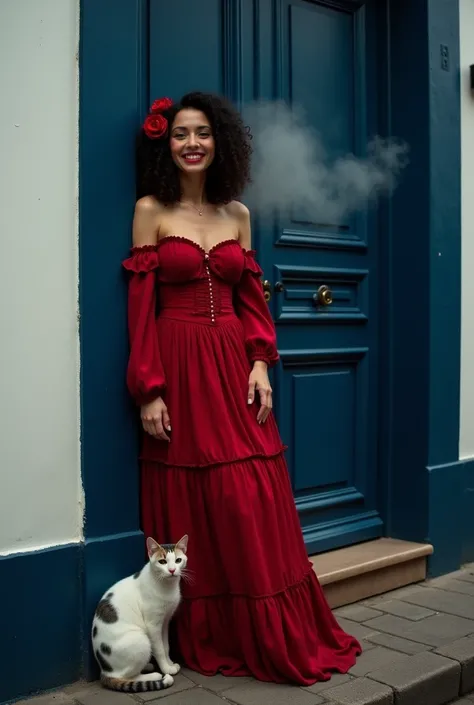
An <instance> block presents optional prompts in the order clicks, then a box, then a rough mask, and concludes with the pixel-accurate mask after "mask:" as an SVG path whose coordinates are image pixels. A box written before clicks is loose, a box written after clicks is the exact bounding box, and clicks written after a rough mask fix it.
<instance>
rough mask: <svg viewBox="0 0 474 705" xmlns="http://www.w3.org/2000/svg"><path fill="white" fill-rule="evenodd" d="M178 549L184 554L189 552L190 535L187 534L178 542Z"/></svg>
mask: <svg viewBox="0 0 474 705" xmlns="http://www.w3.org/2000/svg"><path fill="white" fill-rule="evenodd" d="M175 548H176V549H178V550H179V551H182V552H183V553H186V551H187V550H188V535H187V534H185V535H184V536H183V538H182V539H180V540H179V541H178V543H177V544H176V546H175Z"/></svg>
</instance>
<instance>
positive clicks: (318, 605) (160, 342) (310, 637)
mask: <svg viewBox="0 0 474 705" xmlns="http://www.w3.org/2000/svg"><path fill="white" fill-rule="evenodd" d="M124 266H125V268H126V269H127V270H128V271H129V272H130V274H131V277H130V283H129V332H130V340H131V352H130V360H129V366H128V374H127V382H128V386H129V389H130V392H131V393H132V395H133V397H134V398H135V400H136V402H137V404H139V405H141V404H143V403H146V402H149V401H151V400H153V399H155V398H156V397H157V396H160V395H161V396H163V398H164V399H165V402H166V404H167V407H168V411H169V414H170V418H171V426H172V431H171V442H170V443H166V442H163V441H157V440H155V439H153V438H152V437H151V436H149V435H148V434H144V438H143V444H142V449H141V461H142V462H141V466H142V476H141V500H142V523H143V530H144V532H145V533H146V534H147V535H151V536H154V537H155V538H156V539H157V540H159V541H162V542H171V541H176V540H178V538H180V537H181V536H182V535H183V534H185V533H187V534H189V563H188V565H189V567H190V568H191V569H192V571H193V572H194V578H195V581H194V583H193V584H191V585H190V584H187V583H184V584H183V586H182V587H183V603H182V605H181V607H180V610H179V613H178V616H177V619H176V639H177V645H178V648H179V651H180V656H181V659H182V661H184V663H185V664H186V665H187V666H188V667H190V668H191V669H194V670H196V671H198V672H200V673H202V674H205V675H213V674H216V673H218V672H220V673H223V674H225V675H228V676H249V675H250V676H254V677H256V678H258V679H260V680H264V681H273V682H276V683H282V682H293V683H297V684H299V685H310V684H312V683H314V682H316V681H320V680H327V679H328V678H330V674H331V672H333V671H337V672H343V673H344V672H346V671H347V670H348V669H349V668H351V667H352V666H353V665H354V663H355V660H356V656H357V655H358V654H359V653H360V651H361V649H360V645H359V644H358V642H357V640H356V639H354V638H353V637H351V636H349V635H348V634H346V633H345V632H344V631H343V630H342V629H341V628H340V627H339V625H338V623H337V622H336V620H335V618H334V616H333V614H332V612H331V610H330V608H329V606H328V604H327V602H326V599H325V597H324V594H323V592H322V590H321V587H320V585H319V582H318V580H317V578H316V575H315V574H314V572H313V570H312V565H311V563H310V562H309V560H308V556H307V552H306V549H305V545H304V542H303V538H302V533H301V528H300V524H299V519H298V514H297V512H296V508H295V503H294V500H293V494H292V489H291V485H290V480H289V476H288V471H287V466H286V462H285V459H284V447H283V445H282V442H281V439H280V436H279V433H278V429H277V426H276V423H275V420H274V417H273V416H272V415H270V417H269V418H268V420H267V421H266V423H265V424H262V425H259V424H258V423H257V420H256V417H257V412H258V404H257V403H254V404H252V405H251V406H249V405H248V404H247V390H248V377H249V372H250V369H251V361H253V360H265V361H266V362H267V363H268V364H269V365H270V366H271V365H273V364H274V363H275V362H277V360H278V353H277V349H276V341H275V329H274V325H273V321H272V319H271V317H270V315H269V312H268V307H267V304H266V302H265V300H264V297H263V291H262V285H261V281H260V276H261V270H260V268H259V266H258V264H257V262H256V261H255V257H254V253H253V252H251V251H244V250H242V248H241V247H240V245H239V243H238V242H237V241H235V240H226V241H224V242H222V243H219V244H218V245H217V246H216V247H213V248H212V249H211V250H210V251H209V252H205V251H204V250H203V249H202V248H201V247H200V246H199V245H197V244H196V243H195V242H193V241H192V240H188V239H187V238H181V237H166V238H164V239H163V240H161V241H160V242H159V243H158V245H157V246H147V247H141V248H134V249H133V250H132V253H131V257H130V258H129V259H127V260H126V261H125V262H124Z"/></svg>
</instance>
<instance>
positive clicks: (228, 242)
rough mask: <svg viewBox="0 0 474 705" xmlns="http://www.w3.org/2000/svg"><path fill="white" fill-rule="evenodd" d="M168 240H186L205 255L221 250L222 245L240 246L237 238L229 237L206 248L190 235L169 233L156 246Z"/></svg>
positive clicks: (160, 245) (186, 242) (185, 241)
mask: <svg viewBox="0 0 474 705" xmlns="http://www.w3.org/2000/svg"><path fill="white" fill-rule="evenodd" d="M168 240H170V241H171V242H184V243H185V244H187V245H191V247H194V248H196V250H198V252H201V253H202V254H203V255H212V253H213V252H215V251H216V250H219V249H220V248H221V247H225V246H226V245H238V246H239V247H240V243H239V241H238V240H236V239H235V238H227V239H226V240H221V242H217V243H216V244H215V245H213V246H212V247H211V248H210V249H209V250H205V249H204V247H202V245H200V244H199V243H198V242H196V241H195V240H191V239H190V238H189V237H184V236H182V235H167V236H166V237H164V238H162V239H161V240H158V243H157V245H156V246H157V247H158V248H159V247H162V246H163V245H164V244H165V243H166V242H167V241H168ZM241 249H243V248H241ZM244 252H245V250H244Z"/></svg>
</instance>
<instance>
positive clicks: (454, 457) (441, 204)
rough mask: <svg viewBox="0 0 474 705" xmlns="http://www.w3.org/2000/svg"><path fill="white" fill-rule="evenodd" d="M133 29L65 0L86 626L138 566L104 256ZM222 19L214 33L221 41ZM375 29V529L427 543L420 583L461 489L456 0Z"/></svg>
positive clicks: (137, 75)
mask: <svg viewBox="0 0 474 705" xmlns="http://www.w3.org/2000/svg"><path fill="white" fill-rule="evenodd" d="M169 1H170V2H171V1H172V0H169ZM327 2H328V4H330V3H331V2H332V0H327ZM271 3H272V0H261V5H260V9H261V7H262V6H265V7H266V8H267V9H268V8H271ZM333 4H339V5H341V4H345V5H346V6H350V5H351V2H350V0H337V3H333ZM224 5H225V8H226V13H227V14H226V17H227V18H228V20H229V22H235V23H238V21H239V18H240V17H241V13H242V11H243V0H224ZM246 11H247V10H246ZM146 22H147V0H101V2H100V3H98V2H97V0H81V33H80V117H79V301H80V341H81V443H82V445H81V462H82V481H83V486H84V494H85V525H84V536H85V540H84V545H83V572H82V579H83V590H84V609H85V612H84V618H85V619H86V620H89V619H90V617H91V615H92V612H93V609H94V605H95V602H96V600H97V598H98V596H100V594H101V592H102V590H103V589H104V588H105V587H106V586H107V585H109V584H110V583H111V582H113V580H115V579H117V578H118V577H122V576H123V575H124V574H126V573H127V572H132V571H133V570H135V568H136V566H137V565H140V563H141V561H142V557H143V536H142V533H141V531H140V521H139V518H140V515H139V477H138V461H137V458H138V434H137V425H136V423H135V418H136V416H135V409H134V408H133V406H132V403H131V402H130V400H129V398H128V394H127V391H126V388H125V381H124V380H125V365H126V359H127V355H128V341H127V326H126V286H125V280H124V278H123V276H122V273H121V271H120V269H121V268H120V262H121V260H122V259H123V258H124V257H125V256H126V255H127V252H128V247H129V243H130V226H131V217H132V213H133V205H134V201H135V185H134V154H133V135H134V134H135V132H136V130H137V128H138V126H139V125H140V122H141V120H142V117H143V114H144V111H145V110H146V107H147V106H146V100H147V96H146V92H147V83H148V76H147V70H146V57H147V31H146V30H147V26H146ZM229 22H226V28H225V29H224V30H223V31H225V32H226V33H227V34H228V33H229V31H230V30H229V27H228V26H227V25H228V24H229ZM384 22H386V23H387V29H388V33H389V36H390V41H389V43H388V50H387V54H386V62H385V66H384V72H385V77H386V89H387V96H386V97H387V108H388V112H387V116H388V128H389V131H390V132H392V133H393V134H396V135H400V136H402V137H403V138H404V139H406V140H407V142H408V143H409V144H410V145H411V148H412V149H411V154H410V160H411V164H410V168H409V169H407V170H406V173H405V174H404V178H403V180H402V183H401V185H400V186H399V188H398V189H397V190H396V192H395V194H394V196H393V198H392V199H391V200H390V201H388V202H387V203H386V204H385V206H384V207H383V209H382V212H381V218H382V221H383V227H384V228H385V229H386V232H387V237H386V238H384V239H383V243H384V244H383V246H384V247H385V248H386V252H385V255H386V260H387V261H388V262H389V263H390V266H389V271H388V272H387V277H386V286H385V288H384V291H383V292H382V300H381V301H382V306H383V310H385V311H386V317H385V319H384V325H383V326H382V330H381V342H382V346H383V347H382V349H384V350H385V351H386V353H385V355H384V356H383V358H381V360H380V363H381V370H382V375H381V384H380V408H381V413H380V418H381V422H382V426H381V429H380V434H379V437H380V445H379V456H380V464H379V466H380V468H381V472H380V474H381V477H380V481H381V497H380V500H381V507H382V510H383V515H384V519H385V526H386V532H385V533H386V535H390V536H392V537H397V538H403V539H407V540H412V541H430V542H432V543H433V544H434V546H435V553H434V555H433V557H432V560H431V563H430V571H431V573H432V574H434V575H436V574H440V573H443V572H447V571H448V570H452V569H456V568H457V567H458V566H459V564H460V561H461V546H462V541H463V536H462V531H463V529H462V527H463V522H460V521H457V519H458V517H459V512H460V508H461V507H462V503H463V495H464V487H465V481H464V465H465V464H464V463H462V462H460V461H459V453H458V447H459V381H460V308H461V205H460V193H461V189H460V163H461V154H460V88H459V7H458V0H420V2H417V3H413V2H412V0H388V12H387V14H386V16H385V17H384ZM397 37H400V41H397ZM445 47H447V50H448V54H449V56H448V58H447V61H448V66H447V67H446V49H445ZM241 51H242V46H241V43H240V42H232V46H229V47H228V51H227V60H228V61H229V62H230V68H229V66H228V67H227V68H228V70H229V71H230V74H229V79H228V86H229V92H230V93H231V95H232V98H233V99H234V100H237V101H238V100H239V97H240V96H239V94H238V93H239V86H241V82H240V81H239V80H237V78H238V76H239V66H240V63H239V62H240V61H241V56H240V52H241ZM442 54H443V55H442ZM232 64H235V66H232ZM446 68H448V70H445V69H446ZM232 76H234V78H235V80H234V79H232V80H231V78H232ZM104 185H106V186H107V188H106V190H105V189H104ZM407 214H409V215H408V216H407ZM447 292H449V295H448V294H447ZM86 635H87V630H86ZM86 642H87V643H88V639H87V638H86V639H85V650H87V648H88V646H87V647H86ZM86 670H87V669H86Z"/></svg>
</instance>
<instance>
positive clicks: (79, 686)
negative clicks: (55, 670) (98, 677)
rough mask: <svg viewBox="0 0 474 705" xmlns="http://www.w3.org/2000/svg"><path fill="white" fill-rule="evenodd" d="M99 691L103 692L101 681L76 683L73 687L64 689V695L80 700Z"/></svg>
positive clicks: (68, 686) (69, 686)
mask: <svg viewBox="0 0 474 705" xmlns="http://www.w3.org/2000/svg"><path fill="white" fill-rule="evenodd" d="M98 690H103V688H102V686H101V684H100V682H99V681H76V683H73V684H72V685H67V686H66V687H65V688H63V691H62V692H63V693H66V695H70V696H71V697H72V698H75V699H77V698H79V697H80V696H81V695H87V694H89V693H95V692H97V691H98Z"/></svg>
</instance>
